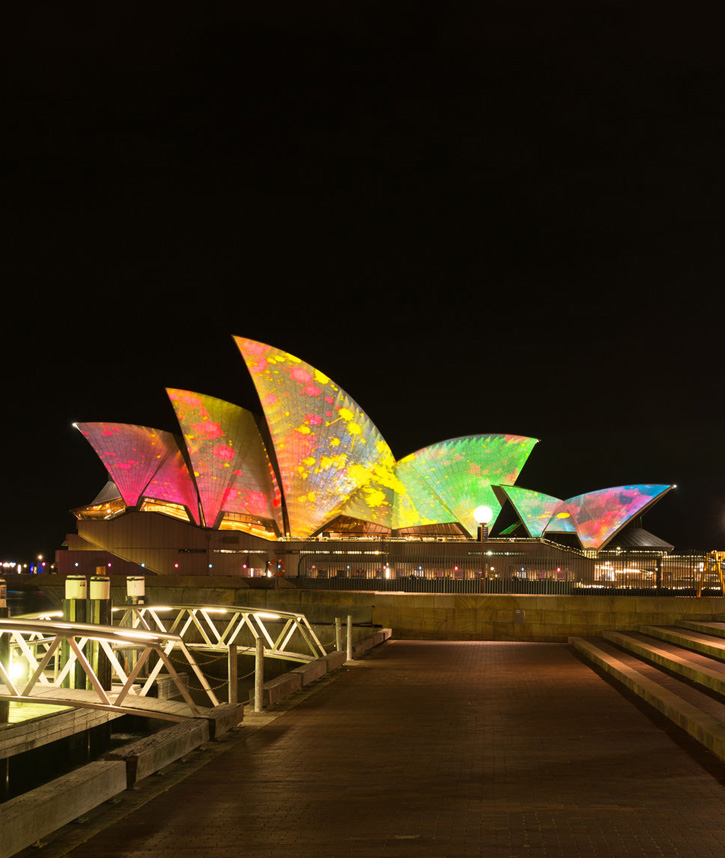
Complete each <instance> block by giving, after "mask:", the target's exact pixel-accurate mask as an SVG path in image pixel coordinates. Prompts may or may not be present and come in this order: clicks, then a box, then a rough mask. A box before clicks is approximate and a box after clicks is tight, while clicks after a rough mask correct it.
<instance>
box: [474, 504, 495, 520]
mask: <svg viewBox="0 0 725 858" xmlns="http://www.w3.org/2000/svg"><path fill="white" fill-rule="evenodd" d="M473 517H474V518H475V519H476V521H477V522H478V523H479V524H489V523H490V521H491V519H492V518H493V510H492V509H491V507H490V506H477V507H476V508H475V509H474V510H473Z"/></svg>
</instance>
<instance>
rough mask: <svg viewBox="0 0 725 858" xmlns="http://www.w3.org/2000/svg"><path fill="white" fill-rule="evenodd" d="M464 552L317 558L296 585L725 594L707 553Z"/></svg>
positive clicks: (303, 567)
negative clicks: (332, 564)
mask: <svg viewBox="0 0 725 858" xmlns="http://www.w3.org/2000/svg"><path fill="white" fill-rule="evenodd" d="M464 547H465V548H466V549H467V553H465V554H464V553H460V552H459V553H458V554H453V552H452V549H451V547H450V546H444V548H445V549H446V551H445V552H443V550H442V549H441V550H439V551H437V552H435V551H433V550H430V549H429V550H428V552H426V549H425V547H424V546H412V547H410V546H407V548H408V553H409V555H410V556H407V555H406V556H395V555H393V553H392V552H391V553H389V554H382V553H381V556H380V557H376V559H375V560H374V561H369V560H357V561H355V562H354V563H353V564H351V566H352V567H353V568H347V567H345V568H341V569H335V568H332V569H331V568H329V563H328V565H327V566H325V565H323V563H322V562H320V561H321V560H322V558H321V556H320V555H310V556H309V557H305V558H304V563H300V575H299V576H298V577H296V578H295V577H292V578H290V579H289V580H290V581H291V582H292V583H294V584H296V585H297V586H299V587H303V588H309V589H324V590H364V591H370V590H379V591H383V592H386V591H398V592H401V591H402V592H407V593H500V594H506V593H510V594H517V593H532V594H533V593H540V594H572V595H581V594H589V595H596V594H599V593H601V594H607V595H610V594H612V593H615V594H619V595H623V596H624V595H641V594H651V595H697V588H698V586H702V589H703V595H705V594H713V593H714V592H715V591H718V592H719V593H720V594H722V590H721V588H720V582H719V580H718V577H717V575H714V574H712V573H708V571H707V558H708V555H707V553H706V552H692V553H689V554H680V555H667V554H662V553H660V552H650V553H649V554H648V553H645V552H642V553H639V554H633V553H631V552H629V553H627V552H617V551H607V552H605V551H602V552H583V551H579V550H574V549H565V548H563V547H561V546H555V545H553V544H543V543H542V542H534V541H533V540H532V541H531V543H530V544H523V543H520V544H514V543H510V544H508V543H503V542H499V543H491V544H487V546H486V548H485V550H484V552H483V553H482V552H481V548H480V545H479V546H476V545H475V544H474V543H469V544H468V545H465V546H464ZM700 582H702V583H701V585H700Z"/></svg>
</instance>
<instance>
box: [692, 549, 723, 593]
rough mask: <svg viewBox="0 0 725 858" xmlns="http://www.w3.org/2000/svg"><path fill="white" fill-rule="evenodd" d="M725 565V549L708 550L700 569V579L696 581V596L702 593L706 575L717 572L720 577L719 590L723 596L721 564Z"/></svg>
mask: <svg viewBox="0 0 725 858" xmlns="http://www.w3.org/2000/svg"><path fill="white" fill-rule="evenodd" d="M724 565H725V551H710V552H708V555H707V560H706V561H705V563H704V564H703V566H702V569H701V570H700V580H699V581H698V582H697V595H698V598H699V596H700V595H701V593H702V587H703V584H704V583H705V576H706V575H713V574H717V576H718V578H719V579H720V591H721V592H722V594H723V596H725V581H723V566H724Z"/></svg>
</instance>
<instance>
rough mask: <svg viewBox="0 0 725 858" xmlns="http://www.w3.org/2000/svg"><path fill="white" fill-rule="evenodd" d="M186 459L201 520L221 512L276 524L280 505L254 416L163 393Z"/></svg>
mask: <svg viewBox="0 0 725 858" xmlns="http://www.w3.org/2000/svg"><path fill="white" fill-rule="evenodd" d="M167 393H168V395H169V399H170V400H171V403H172V405H173V407H174V410H175V411H176V416H177V418H178V420H179V425H180V426H181V431H182V433H183V436H184V443H185V444H186V449H187V451H188V453H189V458H190V460H191V464H192V468H193V472H194V480H195V482H196V485H197V488H198V491H199V498H200V501H201V508H202V511H203V515H204V522H205V524H206V526H207V527H214V526H215V524H216V522H217V519H218V517H219V515H220V513H221V512H241V513H244V514H248V515H252V516H256V517H260V518H267V519H271V520H274V521H276V522H277V524H278V526H281V523H282V518H281V503H280V495H279V490H278V488H277V485H276V481H275V479H274V474H273V471H272V466H271V463H270V460H269V457H268V456H267V452H266V450H265V447H264V444H263V443H262V438H261V436H260V434H259V430H258V429H257V424H256V422H255V420H254V415H253V414H251V413H250V412H249V411H246V410H245V409H243V408H240V407H239V406H238V405H234V404H232V403H231V402H225V401H224V400H222V399H216V398H215V397H213V396H206V395H204V394H200V393H194V392H192V391H189V390H175V389H169V390H167Z"/></svg>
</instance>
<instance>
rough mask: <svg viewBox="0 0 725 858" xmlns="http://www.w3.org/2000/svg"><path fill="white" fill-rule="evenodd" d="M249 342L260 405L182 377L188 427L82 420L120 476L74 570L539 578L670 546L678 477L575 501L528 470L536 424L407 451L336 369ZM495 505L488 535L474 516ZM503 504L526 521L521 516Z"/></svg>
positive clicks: (86, 519) (80, 537)
mask: <svg viewBox="0 0 725 858" xmlns="http://www.w3.org/2000/svg"><path fill="white" fill-rule="evenodd" d="M234 340H235V343H236V345H237V347H238V349H239V352H240V354H241V358H242V360H243V362H244V364H246V368H247V370H248V372H249V373H250V375H251V378H252V380H253V382H254V385H255V388H256V391H257V394H258V397H259V403H260V406H261V413H260V414H254V413H252V412H250V411H248V410H246V409H244V408H242V407H240V406H238V405H235V404H233V403H231V402H226V401H223V400H220V399H217V398H214V397H211V396H208V395H205V394H203V393H199V392H195V391H190V390H178V389H168V390H167V391H166V394H167V395H168V397H169V400H170V402H171V405H172V407H173V411H174V412H175V415H176V419H177V421H178V429H177V430H176V431H167V430H162V429H157V428H151V427H148V426H138V425H131V424H121V423H106V422H97V423H80V424H77V428H78V430H79V431H80V432H81V434H82V435H83V436H84V437H85V439H86V440H87V441H88V443H89V444H90V446H91V448H92V449H93V451H95V454H96V455H97V456H98V457H100V460H101V461H102V463H103V465H104V466H105V468H106V470H107V473H108V481H107V483H106V484H105V486H102V487H99V489H100V491H99V494H98V495H97V497H96V498H95V499H94V500H93V501H92V503H90V504H89V505H87V506H84V507H82V508H79V509H76V510H74V514H75V517H76V520H77V533H75V534H69V535H68V537H67V540H66V543H65V546H64V550H62V551H59V552H58V568H59V571H60V572H62V573H66V574H67V573H69V572H75V571H82V572H84V573H88V572H93V571H95V570H96V569H98V568H99V566H105V567H106V568H108V569H110V570H111V571H112V572H113V571H120V572H124V573H126V574H132V573H133V574H136V573H138V572H140V571H141V572H144V573H146V574H154V573H155V574H179V575H209V574H213V575H236V576H258V575H280V574H284V575H285V576H292V577H294V576H307V577H325V576H350V577H353V576H355V575H358V576H365V577H378V578H389V577H391V576H392V577H395V576H401V575H427V576H435V575H438V576H445V575H449V576H461V577H467V576H475V575H480V574H484V575H486V576H488V575H489V574H492V575H496V576H498V575H499V574H501V575H512V574H517V575H520V574H521V573H523V574H524V576H525V575H526V573H527V565H528V567H529V575H530V576H532V577H535V575H536V574H553V573H552V570H555V571H556V572H558V573H559V574H570V573H567V572H564V573H562V569H564V570H566V569H567V568H569V567H571V568H574V562H573V561H574V559H575V558H587V557H588V558H596V557H599V556H604V554H605V553H606V552H607V551H612V550H614V549H615V547H616V549H617V550H618V551H630V552H632V551H640V552H642V551H651V552H654V553H657V552H659V553H663V552H664V553H666V552H667V551H668V550H670V551H671V550H672V546H669V545H667V543H665V542H663V541H662V540H660V539H658V538H657V537H655V536H653V535H652V534H649V533H648V532H647V531H645V530H644V529H643V528H642V525H641V521H642V515H643V514H644V513H645V512H646V511H647V510H648V509H649V508H650V507H651V506H652V505H653V504H655V503H656V502H658V501H659V500H660V499H661V498H662V497H663V496H664V495H665V494H666V493H667V492H668V491H670V489H671V488H672V486H670V485H662V484H645V485H625V486H617V487H614V488H606V489H601V490H595V491H592V492H589V493H587V494H584V495H580V496H578V497H572V498H566V499H562V498H555V497H551V496H549V495H546V494H542V493H541V492H538V491H532V490H529V489H527V488H524V487H522V486H519V485H518V484H517V481H518V478H519V475H520V473H521V471H522V469H523V467H524V465H525V463H526V461H527V459H528V457H529V456H530V455H531V453H532V450H533V449H534V447H535V445H536V443H537V440H536V439H534V438H528V437H523V436H520V435H505V434H480V435H470V436H467V437H460V438H453V439H449V440H443V441H440V442H438V443H435V444H432V445H430V446H428V447H425V448H423V449H421V450H418V451H416V452H413V453H410V454H409V455H407V456H405V457H404V458H402V459H396V458H395V456H394V455H393V453H392V451H391V449H390V447H389V446H388V444H387V442H386V440H385V438H384V437H383V436H382V434H381V433H380V431H379V430H378V429H377V428H376V426H375V424H374V423H373V422H372V420H371V419H370V417H368V415H367V414H366V413H365V412H364V411H363V410H362V409H361V408H360V406H359V405H358V404H357V403H356V402H355V401H354V400H353V399H352V398H351V397H350V396H349V395H348V394H347V393H346V392H345V391H344V390H342V389H341V388H340V387H339V386H338V385H337V384H336V383H335V382H334V381H333V380H332V379H331V378H330V377H329V376H327V375H326V374H325V373H324V372H322V371H320V370H319V369H316V368H315V367H313V366H310V365H309V364H307V363H305V362H304V361H303V360H301V359H300V358H298V357H295V356H294V355H291V354H289V353H287V352H285V351H282V350H280V349H278V348H275V347H273V346H270V345H265V344H263V343H260V342H256V341H253V340H249V339H244V338H241V337H235V338H234ZM240 367H241V362H240ZM482 508H483V509H485V510H486V512H487V516H486V518H487V519H489V521H487V523H486V524H485V525H484V529H483V533H482V532H481V529H480V526H479V522H480V521H481V520H482V519H481V515H480V514H479V515H478V517H477V516H476V515H475V514H474V511H476V510H480V509H482ZM504 510H505V511H506V513H507V514H508V516H509V518H510V519H512V521H511V522H510V524H507V526H505V527H503V526H502V524H501V514H502V511H504ZM484 520H485V519H484ZM482 536H483V537H484V538H485V537H487V536H488V537H489V538H488V540H487V542H486V551H485V552H483V550H482V547H481V546H482V544H483V543H482V541H481V537H482ZM542 546H546V547H547V550H549V553H550V556H551V557H553V558H554V559H553V560H552V563H551V564H550V566H551V568H550V569H549V570H544V571H542V568H539V570H538V571H535V570H534V569H533V565H535V564H533V561H531V562H529V561H527V559H526V558H527V557H529V558H532V557H533V556H534V554H536V556H542V551H541V548H542ZM532 552H533V553H532ZM551 552H554V553H551ZM484 556H485V557H486V558H487V560H486V564H485V567H484V563H483V560H484ZM491 558H494V559H491ZM505 558H514V559H511V560H510V561H509V560H506V559H505ZM522 558H523V559H522ZM568 560H571V563H568V562H567V561H568ZM539 567H541V563H540V562H539Z"/></svg>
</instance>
